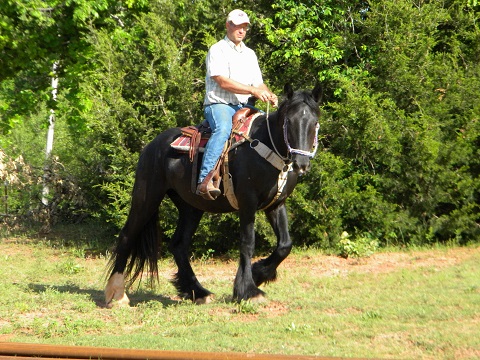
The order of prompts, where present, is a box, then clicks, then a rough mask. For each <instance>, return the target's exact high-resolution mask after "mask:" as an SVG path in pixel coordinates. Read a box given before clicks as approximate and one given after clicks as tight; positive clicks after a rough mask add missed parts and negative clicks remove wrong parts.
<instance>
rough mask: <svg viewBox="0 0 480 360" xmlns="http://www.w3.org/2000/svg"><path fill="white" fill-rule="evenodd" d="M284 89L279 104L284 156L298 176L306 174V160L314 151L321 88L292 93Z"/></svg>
mask: <svg viewBox="0 0 480 360" xmlns="http://www.w3.org/2000/svg"><path fill="white" fill-rule="evenodd" d="M284 90H285V93H286V96H287V99H286V100H285V101H284V102H283V103H282V104H281V105H280V108H279V113H280V117H281V118H282V119H283V132H284V140H285V144H286V147H287V156H288V157H290V158H291V160H292V161H293V169H294V170H295V171H296V172H297V173H298V174H299V175H300V176H301V175H303V174H305V173H306V172H307V171H308V169H309V167H310V159H311V158H313V156H314V155H315V153H316V151H317V145H318V139H317V136H318V128H319V125H318V118H319V117H320V108H319V102H320V98H321V94H322V89H321V86H320V85H317V86H315V88H314V89H313V90H312V91H296V92H294V91H293V89H292V87H291V86H290V85H285V89H284Z"/></svg>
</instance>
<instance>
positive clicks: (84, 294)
mask: <svg viewBox="0 0 480 360" xmlns="http://www.w3.org/2000/svg"><path fill="white" fill-rule="evenodd" d="M0 254H1V255H0V259H1V262H0V264H1V265H0V341H17V342H33V343H55V344H66V345H88V346H108V347H124V348H143V349H168V350H192V351H237V352H255V353H272V354H304V355H319V356H339V357H342V356H343V357H380V358H415V359H417V358H423V359H439V358H447V359H448V358H451V359H457V358H471V359H473V358H476V357H479V356H480V327H479V326H478V325H479V320H480V317H479V315H478V309H479V305H480V300H479V299H480V286H479V285H480V284H479V282H478V279H479V278H480V268H479V266H478V263H479V260H480V251H479V248H478V247H471V248H469V249H468V250H467V251H465V249H461V251H457V252H456V250H455V249H454V248H449V249H434V250H432V249H430V250H420V251H409V252H408V253H405V254H402V256H403V258H402V259H404V260H403V262H404V263H403V265H402V266H399V267H397V268H389V269H387V270H380V268H376V267H375V266H372V267H368V265H369V261H370V262H374V261H378V260H375V259H363V260H362V261H360V262H359V263H358V265H356V264H357V263H356V262H352V261H351V262H350V263H348V262H347V260H345V259H340V258H332V257H327V256H325V255H322V254H321V252H319V251H313V250H306V251H304V252H301V251H296V252H295V253H294V254H292V255H291V257H289V259H288V260H287V261H286V262H285V263H284V264H282V265H281V266H280V268H279V274H278V281H277V282H274V283H271V284H269V285H266V286H264V287H263V289H264V290H265V291H267V294H268V299H269V301H267V302H266V303H264V304H250V303H240V304H236V303H233V302H232V301H231V294H232V283H233V278H234V276H235V271H236V267H237V265H236V263H235V262H234V261H229V262H227V263H223V262H220V261H219V260H217V259H215V258H209V259H199V260H197V261H195V263H194V268H195V270H196V271H197V275H198V277H199V279H200V280H201V281H202V283H203V284H204V286H206V287H207V288H209V289H210V290H212V291H213V292H215V295H216V298H215V299H216V300H215V302H213V303H212V304H208V305H204V306H196V305H193V304H192V303H191V302H189V301H182V300H181V299H178V298H176V297H175V289H174V288H173V286H172V285H171V284H170V283H169V278H170V276H171V274H173V273H174V272H175V267H174V264H173V261H172V260H171V259H165V260H162V261H160V264H159V271H160V283H159V284H158V285H155V286H153V287H152V286H150V285H149V284H148V282H147V281H143V282H142V283H140V284H136V285H134V287H133V288H132V289H131V290H130V298H131V301H132V306H131V307H128V308H114V309H112V310H108V309H105V308H103V307H102V305H103V287H104V278H105V267H106V264H107V258H106V257H105V256H102V255H101V254H98V255H96V256H90V255H88V254H86V253H85V252H84V251H81V250H78V249H75V248H72V247H68V246H61V247H53V248H52V247H51V246H48V245H46V244H42V243H41V242H34V243H32V244H29V243H28V241H22V242H21V243H15V242H9V241H7V240H3V241H0ZM385 257H386V258H388V254H387V255H385ZM431 257H438V259H439V260H438V261H437V262H431V263H430V262H425V264H423V263H422V265H420V266H417V263H419V262H420V261H422V260H425V259H428V260H430V258H431ZM442 259H446V260H445V261H444V260H442ZM449 259H455V261H447V260H449ZM331 264H334V265H331ZM405 264H407V265H408V264H412V266H404V265H405ZM365 265H367V267H365ZM413 265H415V266H413ZM362 266H363V267H362Z"/></svg>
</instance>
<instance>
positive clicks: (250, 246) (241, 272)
mask: <svg viewBox="0 0 480 360" xmlns="http://www.w3.org/2000/svg"><path fill="white" fill-rule="evenodd" d="M254 225H255V212H254V211H253V212H249V211H242V210H241V211H240V262H239V266H238V270H237V275H236V276H235V283H234V287H233V299H234V300H236V301H241V300H249V299H250V300H253V301H262V300H263V299H264V295H265V293H264V292H263V291H262V290H260V289H259V288H258V287H257V286H256V285H255V282H254V281H253V277H252V256H253V252H254V250H255V230H254Z"/></svg>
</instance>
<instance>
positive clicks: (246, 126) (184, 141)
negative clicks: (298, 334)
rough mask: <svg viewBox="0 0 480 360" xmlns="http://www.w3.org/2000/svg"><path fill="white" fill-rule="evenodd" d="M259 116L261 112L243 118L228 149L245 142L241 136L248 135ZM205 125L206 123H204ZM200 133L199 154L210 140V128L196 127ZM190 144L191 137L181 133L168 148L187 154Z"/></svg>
mask: <svg viewBox="0 0 480 360" xmlns="http://www.w3.org/2000/svg"><path fill="white" fill-rule="evenodd" d="M259 115H262V113H261V112H258V113H255V114H253V115H251V116H249V117H247V118H245V119H244V120H243V121H242V123H241V126H239V127H238V128H237V129H236V130H234V131H233V141H232V146H231V148H230V149H233V148H235V147H237V146H238V145H240V144H242V143H243V142H244V141H245V138H244V137H243V136H242V135H243V134H246V135H249V134H250V131H251V129H252V125H253V123H254V121H255V120H256V119H257V118H258V117H259ZM205 123H206V122H205ZM196 127H197V128H198V129H199V131H200V133H201V136H202V137H201V139H200V144H199V147H198V151H199V152H204V151H205V145H206V144H207V141H208V139H209V138H210V135H211V134H212V129H211V128H210V127H208V126H207V127H205V125H203V124H201V125H198V126H196ZM191 143H192V137H191V136H190V135H188V134H184V133H183V131H182V135H180V136H179V137H178V138H176V139H175V140H174V141H173V142H172V143H171V144H170V146H171V147H172V148H174V149H175V150H177V151H180V152H189V151H190V148H191Z"/></svg>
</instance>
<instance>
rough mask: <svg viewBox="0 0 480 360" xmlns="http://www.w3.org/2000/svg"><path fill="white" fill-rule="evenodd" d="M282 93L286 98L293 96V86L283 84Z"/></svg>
mask: <svg viewBox="0 0 480 360" xmlns="http://www.w3.org/2000/svg"><path fill="white" fill-rule="evenodd" d="M283 93H284V94H285V95H287V98H288V99H290V98H291V97H292V96H293V88H292V85H290V84H285V86H284V87H283Z"/></svg>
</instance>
